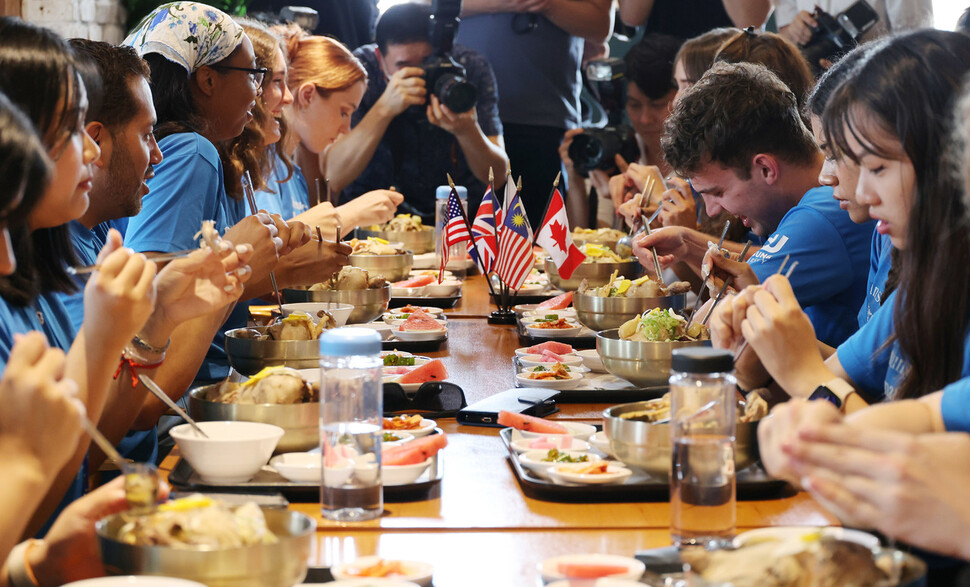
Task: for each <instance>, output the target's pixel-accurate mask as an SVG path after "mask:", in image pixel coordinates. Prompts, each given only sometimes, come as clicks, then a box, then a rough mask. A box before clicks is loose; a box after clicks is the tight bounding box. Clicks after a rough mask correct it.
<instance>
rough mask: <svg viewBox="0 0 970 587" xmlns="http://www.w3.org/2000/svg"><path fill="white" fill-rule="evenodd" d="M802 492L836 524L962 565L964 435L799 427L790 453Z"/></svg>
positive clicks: (968, 454) (968, 449)
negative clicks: (868, 531) (880, 535)
mask: <svg viewBox="0 0 970 587" xmlns="http://www.w3.org/2000/svg"><path fill="white" fill-rule="evenodd" d="M789 456H790V458H791V459H792V461H793V463H794V464H795V465H794V467H793V468H794V469H795V470H796V471H798V472H800V473H801V474H802V481H803V483H802V484H803V486H804V487H805V489H807V490H808V491H810V492H811V493H812V496H813V497H815V499H817V500H818V501H820V502H821V503H822V504H823V505H825V506H826V507H827V508H829V509H830V510H832V513H834V514H835V515H836V516H838V517H839V519H840V520H841V521H842V523H843V524H846V525H851V526H854V527H859V528H874V529H876V530H878V531H880V532H882V533H883V534H886V535H887V536H890V537H893V538H899V539H904V540H906V542H907V543H908V544H912V545H914V546H919V547H921V548H925V549H927V550H930V551H933V552H937V553H940V554H944V555H948V556H954V557H960V558H966V557H967V553H968V551H970V549H968V548H967V546H966V545H965V544H963V541H960V540H954V537H955V536H964V535H966V534H967V532H968V531H970V502H968V501H967V499H966V492H965V489H966V487H967V485H968V484H970V435H967V434H965V433H962V432H951V433H948V434H921V435H914V434H908V433H904V432H896V431H889V430H873V429H868V428H859V427H855V426H849V425H845V424H821V425H818V426H811V427H808V426H803V427H802V429H801V430H800V432H799V441H798V442H797V443H794V444H793V445H792V446H791V447H790V449H789Z"/></svg>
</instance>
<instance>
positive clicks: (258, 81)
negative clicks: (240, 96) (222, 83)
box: [209, 65, 269, 88]
mask: <svg viewBox="0 0 970 587" xmlns="http://www.w3.org/2000/svg"><path fill="white" fill-rule="evenodd" d="M209 67H211V68H212V69H229V70H232V71H245V72H246V73H248V74H249V79H250V81H252V82H253V85H254V86H255V87H257V88H258V87H260V86H262V85H263V78H264V77H266V74H267V73H268V72H269V69H267V68H265V67H255V68H254V67H236V66H234V65H210V66H209Z"/></svg>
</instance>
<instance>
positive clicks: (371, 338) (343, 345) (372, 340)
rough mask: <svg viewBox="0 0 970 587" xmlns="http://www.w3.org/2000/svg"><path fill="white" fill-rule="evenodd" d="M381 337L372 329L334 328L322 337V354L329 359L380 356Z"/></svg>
mask: <svg viewBox="0 0 970 587" xmlns="http://www.w3.org/2000/svg"><path fill="white" fill-rule="evenodd" d="M380 352H381V335H379V334H377V331H376V330H371V329H370V328H334V329H333V330H328V331H326V332H324V333H323V334H322V335H321V336H320V354H321V355H323V356H329V357H350V356H353V355H379V354H380Z"/></svg>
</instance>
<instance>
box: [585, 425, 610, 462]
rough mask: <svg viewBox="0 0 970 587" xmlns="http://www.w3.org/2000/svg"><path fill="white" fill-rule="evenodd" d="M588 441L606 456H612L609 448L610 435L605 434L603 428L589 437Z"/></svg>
mask: <svg viewBox="0 0 970 587" xmlns="http://www.w3.org/2000/svg"><path fill="white" fill-rule="evenodd" d="M589 443H590V444H592V445H593V448H595V449H596V450H598V451H600V452H601V453H603V454H605V455H606V456H608V457H612V456H614V455H613V450H612V449H611V448H610V437H609V436H607V435H606V431H605V430H600V431H599V432H597V433H596V434H594V435H592V436H590V437H589Z"/></svg>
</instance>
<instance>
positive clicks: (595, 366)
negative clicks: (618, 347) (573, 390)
mask: <svg viewBox="0 0 970 587" xmlns="http://www.w3.org/2000/svg"><path fill="white" fill-rule="evenodd" d="M576 354H577V355H579V356H580V357H581V358H582V359H583V365H586V367H588V368H589V370H590V371H592V372H594V373H606V367H604V366H603V359H601V358H600V354H599V352H597V350H596V349H583V350H581V351H576Z"/></svg>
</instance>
